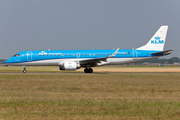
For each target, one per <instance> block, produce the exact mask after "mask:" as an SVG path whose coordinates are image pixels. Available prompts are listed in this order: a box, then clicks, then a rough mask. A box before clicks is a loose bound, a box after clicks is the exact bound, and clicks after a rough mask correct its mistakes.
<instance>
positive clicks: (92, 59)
mask: <svg viewBox="0 0 180 120" xmlns="http://www.w3.org/2000/svg"><path fill="white" fill-rule="evenodd" d="M118 50H119V48H118V49H117V50H116V51H115V52H114V53H113V54H112V55H110V56H108V57H101V58H91V59H83V60H80V61H79V62H80V64H87V63H99V62H100V61H105V62H106V59H108V58H112V57H114V56H115V55H116V53H117V52H118Z"/></svg>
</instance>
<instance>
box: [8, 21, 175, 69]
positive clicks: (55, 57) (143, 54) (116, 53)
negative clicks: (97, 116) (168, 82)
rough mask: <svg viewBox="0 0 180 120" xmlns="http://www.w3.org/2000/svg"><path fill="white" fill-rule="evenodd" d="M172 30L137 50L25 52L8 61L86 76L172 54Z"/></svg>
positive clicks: (162, 31) (163, 30) (159, 33)
mask: <svg viewBox="0 0 180 120" xmlns="http://www.w3.org/2000/svg"><path fill="white" fill-rule="evenodd" d="M167 30H168V26H166V25H165V26H161V27H160V28H159V30H158V31H157V32H156V33H155V34H154V36H153V37H152V38H151V39H150V40H149V42H148V43H147V44H146V45H144V46H142V47H139V48H136V49H119V48H117V49H112V50H28V51H22V52H19V53H17V54H15V55H13V56H12V57H11V58H9V59H8V60H7V61H6V64H7V65H12V66H22V68H23V73H26V66H59V69H60V70H77V69H79V68H82V67H83V68H85V69H84V72H85V73H93V69H92V67H97V66H104V65H122V64H128V63H135V62H139V61H143V60H148V59H152V58H156V57H161V56H165V55H169V54H171V51H173V50H163V49H164V45H165V40H166V34H167Z"/></svg>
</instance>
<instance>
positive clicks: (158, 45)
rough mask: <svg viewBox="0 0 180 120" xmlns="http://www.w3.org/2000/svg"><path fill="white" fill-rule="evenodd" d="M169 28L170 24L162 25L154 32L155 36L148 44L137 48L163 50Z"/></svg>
mask: <svg viewBox="0 0 180 120" xmlns="http://www.w3.org/2000/svg"><path fill="white" fill-rule="evenodd" d="M167 30H168V26H161V27H160V28H159V30H158V31H157V32H156V33H155V34H154V36H153V37H152V38H151V39H150V40H149V42H148V43H147V44H146V45H144V46H142V47H139V48H137V50H159V51H163V49H164V44H165V40H166V34H167Z"/></svg>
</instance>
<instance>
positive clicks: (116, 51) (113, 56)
mask: <svg viewBox="0 0 180 120" xmlns="http://www.w3.org/2000/svg"><path fill="white" fill-rule="evenodd" d="M118 50H119V48H118V49H117V50H116V51H115V52H114V53H113V54H112V55H110V56H108V57H107V58H111V57H114V56H115V55H116V53H117V52H118Z"/></svg>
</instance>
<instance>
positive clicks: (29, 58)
mask: <svg viewBox="0 0 180 120" xmlns="http://www.w3.org/2000/svg"><path fill="white" fill-rule="evenodd" d="M27 61H32V52H31V51H28V52H27Z"/></svg>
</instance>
